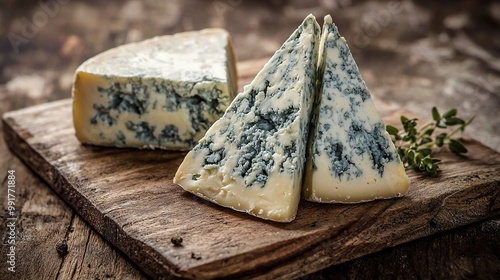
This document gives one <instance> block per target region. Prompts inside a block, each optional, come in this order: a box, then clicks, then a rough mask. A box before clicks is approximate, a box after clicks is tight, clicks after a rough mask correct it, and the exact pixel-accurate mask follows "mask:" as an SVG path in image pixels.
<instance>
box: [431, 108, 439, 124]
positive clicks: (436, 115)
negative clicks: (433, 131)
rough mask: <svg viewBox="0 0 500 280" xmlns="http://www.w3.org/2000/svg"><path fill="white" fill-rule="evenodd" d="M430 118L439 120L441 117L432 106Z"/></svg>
mask: <svg viewBox="0 0 500 280" xmlns="http://www.w3.org/2000/svg"><path fill="white" fill-rule="evenodd" d="M432 119H433V120H435V121H439V120H440V119H441V115H440V114H439V112H438V109H437V108H436V107H432Z"/></svg>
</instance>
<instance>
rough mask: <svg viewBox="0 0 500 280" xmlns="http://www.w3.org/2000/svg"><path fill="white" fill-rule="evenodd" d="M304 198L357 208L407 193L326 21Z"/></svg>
mask: <svg viewBox="0 0 500 280" xmlns="http://www.w3.org/2000/svg"><path fill="white" fill-rule="evenodd" d="M319 62H320V64H319V67H318V69H319V70H318V72H319V73H318V78H319V80H318V87H319V88H318V90H319V96H318V101H317V104H315V109H314V110H315V113H314V114H315V117H314V118H315V120H314V121H313V126H312V128H313V130H312V132H311V135H310V143H309V151H308V160H307V165H306V178H305V181H304V186H303V197H304V198H305V199H307V200H310V201H316V202H338V203H356V202H363V201H370V200H374V199H379V198H391V197H399V196H402V195H404V194H405V193H406V191H407V189H408V185H409V179H408V177H407V176H406V173H405V169H404V167H403V165H402V163H401V161H400V159H399V157H398V154H397V151H396V149H395V147H394V145H393V143H392V141H391V140H390V137H389V135H388V133H387V132H386V131H385V125H384V123H383V121H382V118H381V117H380V114H379V112H378V111H377V109H376V108H375V105H374V103H373V100H372V99H371V97H370V93H369V91H368V88H367V87H366V85H365V82H364V81H363V79H362V78H361V74H360V72H359V69H358V67H357V66H356V63H355V61H354V59H353V57H352V55H351V53H350V51H349V48H348V46H347V43H346V41H345V40H344V38H343V37H341V36H340V34H339V32H338V30H337V27H336V26H335V25H334V24H333V23H332V18H331V17H330V16H329V15H328V16H326V17H325V23H324V26H323V34H322V37H321V43H320V58H319Z"/></svg>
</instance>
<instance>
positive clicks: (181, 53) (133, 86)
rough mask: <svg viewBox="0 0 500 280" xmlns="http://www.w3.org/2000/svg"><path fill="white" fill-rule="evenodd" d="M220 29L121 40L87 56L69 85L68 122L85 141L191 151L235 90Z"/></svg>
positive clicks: (226, 37)
mask: <svg viewBox="0 0 500 280" xmlns="http://www.w3.org/2000/svg"><path fill="white" fill-rule="evenodd" d="M234 62H235V61H234V55H233V51H232V48H231V43H230V38H229V34H228V33H227V32H226V31H224V30H223V29H205V30H201V31H195V32H186V33H179V34H176V35H171V36H161V37H155V38H153V39H149V40H146V41H142V42H138V43H130V44H127V45H123V46H120V47H117V48H114V49H111V50H108V51H106V52H104V53H101V54H99V55H97V56H95V57H93V58H91V59H89V60H87V61H86V62H84V63H83V64H82V65H81V66H80V67H79V68H78V69H77V71H76V75H75V82H74V86H73V122H74V126H75V130H76V136H77V138H78V139H79V140H80V141H81V142H84V143H90V144H95V145H103V146H116V147H138V148H162V149H171V150H189V149H191V148H192V147H194V145H195V144H196V143H197V141H198V140H199V139H200V138H201V137H203V135H204V134H205V132H206V131H207V130H208V128H209V127H210V126H211V125H212V124H213V123H214V122H215V121H216V120H217V119H219V118H220V117H221V116H222V114H223V113H224V111H225V110H226V109H227V107H228V106H229V104H230V102H231V101H232V99H233V98H234V96H235V94H236V90H237V85H236V76H237V75H236V70H235V69H236V68H235V64H234Z"/></svg>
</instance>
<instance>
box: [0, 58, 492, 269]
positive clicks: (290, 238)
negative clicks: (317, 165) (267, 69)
mask: <svg viewBox="0 0 500 280" xmlns="http://www.w3.org/2000/svg"><path fill="white" fill-rule="evenodd" d="M250 68H252V67H250ZM253 68H257V69H258V67H253ZM240 69H241V67H240ZM249 71H250V70H249ZM252 71H253V70H251V71H250V72H252ZM243 72H244V71H243ZM240 76H243V79H244V80H245V75H244V73H241V72H240ZM250 76H251V75H250ZM377 105H378V108H379V109H380V110H381V112H382V113H383V114H384V115H385V120H386V121H387V122H389V123H393V122H394V120H395V119H396V118H397V116H399V115H400V114H401V111H399V110H396V109H395V108H394V107H391V106H389V105H388V104H384V103H377ZM3 127H4V130H5V138H6V142H7V143H8V144H9V146H10V148H11V150H12V151H13V152H14V153H16V154H17V155H18V156H19V157H20V158H21V159H22V160H23V161H24V162H25V163H26V164H27V165H28V166H29V167H31V168H32V169H33V170H34V171H36V172H37V173H38V174H39V175H40V176H41V177H42V178H43V179H44V180H45V181H47V182H48V183H49V185H50V186H51V187H52V188H53V189H54V190H55V191H56V192H57V193H58V194H59V195H60V196H61V197H62V198H64V199H65V200H66V201H67V202H68V203H69V204H70V205H71V206H72V207H73V208H74V209H75V210H76V211H77V212H78V213H79V214H80V215H81V216H82V217H83V218H84V219H85V220H87V221H88V223H89V224H91V225H92V226H93V227H94V228H95V229H96V230H97V231H98V232H99V233H100V234H101V235H102V236H103V237H104V238H105V239H106V240H108V241H109V242H110V243H112V244H113V245H115V246H116V247H117V248H119V249H120V250H121V251H123V252H124V253H125V254H127V255H128V256H129V257H130V258H131V259H132V260H133V261H134V262H136V263H137V264H138V265H139V266H140V267H141V268H142V269H143V270H144V271H145V272H146V273H148V274H149V275H151V276H153V277H156V278H170V277H171V276H172V275H174V276H181V277H187V278H216V277H217V278H234V277H238V278H261V279H274V278H276V277H285V278H292V277H297V276H301V275H305V274H308V273H311V272H314V271H317V270H319V269H322V268H324V267H327V266H330V265H333V264H337V263H341V262H344V261H347V260H351V259H354V258H357V257H359V256H362V255H366V254H369V253H372V252H375V251H379V250H381V249H384V248H387V247H392V246H395V245H398V244H401V243H404V242H408V241H411V240H414V239H417V238H420V237H423V236H428V235H431V234H434V233H437V232H440V231H444V230H446V229H451V228H456V227H459V226H462V225H466V224H469V223H472V222H475V221H480V220H484V219H486V218H489V217H493V216H495V215H498V214H500V201H499V194H500V156H499V154H498V153H496V152H495V151H493V150H491V149H488V148H486V147H484V146H483V145H481V144H480V143H478V142H476V141H473V140H468V143H467V144H468V148H469V151H470V152H469V153H468V154H467V156H465V157H461V156H456V155H452V154H450V153H447V152H443V153H441V154H440V155H439V156H440V157H441V158H443V159H444V160H443V163H442V169H443V172H442V176H440V177H438V178H425V177H422V176H420V175H418V174H416V173H414V172H409V176H410V178H411V180H412V184H411V186H410V191H409V193H408V195H407V196H406V197H404V198H401V199H392V200H385V201H375V202H369V203H364V204H358V205H324V204H315V203H310V202H305V201H302V202H301V205H300V207H299V212H298V216H297V219H296V220H295V221H294V222H292V223H289V224H278V223H273V222H268V221H263V220H260V219H257V218H253V217H251V216H249V215H246V214H243V213H238V212H235V211H232V210H228V209H225V208H222V207H219V206H216V205H213V204H211V203H208V202H206V201H204V200H202V199H199V198H197V197H195V196H193V195H190V194H188V193H185V192H183V191H182V190H181V188H179V187H178V186H176V185H174V184H173V183H172V181H171V180H172V178H173V176H174V174H175V171H176V170H177V166H178V165H179V164H180V162H181V161H182V159H183V157H184V155H185V153H181V152H168V151H161V150H155V151H149V150H133V149H113V148H100V147H94V146H87V145H81V144H80V143H79V142H78V141H77V140H76V138H75V137H74V129H73V127H72V121H71V103H70V100H62V101H57V102H53V103H48V104H44V105H39V106H35V107H31V108H27V109H23V110H19V111H15V112H10V113H7V114H5V115H4V118H3ZM174 235H181V236H182V237H183V239H184V242H183V246H174V245H173V244H172V243H171V241H170V238H171V237H172V236H174Z"/></svg>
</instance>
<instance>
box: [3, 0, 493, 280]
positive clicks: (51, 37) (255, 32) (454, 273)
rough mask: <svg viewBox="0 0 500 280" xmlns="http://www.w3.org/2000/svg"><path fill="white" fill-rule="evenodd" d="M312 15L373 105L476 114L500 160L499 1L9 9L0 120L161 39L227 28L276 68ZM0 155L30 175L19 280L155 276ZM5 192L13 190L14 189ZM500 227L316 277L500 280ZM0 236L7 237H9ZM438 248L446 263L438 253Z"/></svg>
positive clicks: (51, 4) (45, 4) (23, 192)
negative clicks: (116, 53) (119, 51)
mask: <svg viewBox="0 0 500 280" xmlns="http://www.w3.org/2000/svg"><path fill="white" fill-rule="evenodd" d="M309 13H312V14H314V15H315V16H316V17H317V18H318V21H319V22H320V24H321V23H322V17H323V16H324V15H325V14H328V13H330V14H331V15H332V16H333V19H334V22H335V23H336V24H337V25H338V27H339V29H340V32H341V34H342V35H343V36H344V37H345V38H346V39H347V41H348V43H349V45H350V47H351V51H352V52H353V54H354V57H355V59H356V61H357V63H358V66H359V67H360V69H361V72H362V75H363V77H364V79H365V80H366V83H367V85H368V87H369V88H370V89H371V92H372V95H373V96H374V97H375V98H377V99H379V100H383V101H387V102H394V105H393V106H401V107H405V108H408V109H410V110H412V111H414V112H417V113H419V114H421V115H424V116H430V109H431V107H432V106H434V105H437V106H438V107H439V108H440V109H441V110H442V111H444V110H445V109H448V108H451V107H457V108H458V109H459V114H462V115H463V116H464V117H465V118H467V117H470V116H473V115H475V116H476V119H475V121H474V122H473V123H472V125H471V126H470V129H469V130H468V134H469V135H473V137H474V138H476V139H478V140H480V141H481V142H483V143H484V144H486V145H487V146H489V147H491V148H493V149H495V150H497V151H500V137H498V136H499V133H498V131H499V130H500V118H499V113H498V109H499V108H500V55H499V54H500V2H499V1H474V0H466V1H430V0H426V1H409V0H403V1H398V0H391V1H360V0H357V1H354V0H311V1H306V0H303V1H301V0H274V1H263V0H260V1H244V0H215V1H212V0H206V1H195V0H188V1H182V0H169V1H154V0H145V1H138V0H128V1H116V0H114V1H97V0H86V1H84V0H43V1H42V0H40V1H28V0H2V2H1V3H0V50H1V51H0V113H4V112H6V111H9V110H14V109H18V108H22V107H27V106H31V105H34V104H39V103H43V102H48V101H53V100H57V99H62V98H69V97H70V96H71V92H70V90H71V85H72V79H73V73H74V71H75V69H76V67H77V66H78V65H79V64H81V63H82V62H83V61H85V60H86V59H88V58H90V57H92V56H93V55H95V54H97V53H99V52H102V51H104V50H107V49H109V48H111V47H114V46H117V45H120V44H124V43H127V42H132V41H138V40H142V39H146V38H150V37H153V36H156V35H163V34H173V33H176V32H181V31H188V30H197V29H203V28H207V27H223V28H226V29H227V30H228V31H229V32H230V33H231V35H232V38H233V43H234V48H235V52H236V55H237V59H238V60H239V61H245V60H250V59H256V58H266V57H269V56H271V55H272V53H273V52H274V51H275V50H276V49H278V48H279V47H280V45H281V43H282V42H283V41H284V40H285V39H286V38H287V37H288V36H289V35H290V34H291V32H292V31H293V30H294V29H295V28H296V26H297V25H298V24H299V23H300V22H301V21H302V20H303V18H304V17H305V16H306V15H307V14H309ZM241 86H243V85H240V87H241ZM0 134H2V133H1V132H0ZM2 137H3V136H2ZM0 152H1V157H0V176H3V175H2V174H6V170H7V169H11V168H14V169H16V172H17V175H18V178H22V179H19V180H22V184H21V183H20V184H19V187H18V189H19V195H20V196H19V197H18V203H19V205H18V209H19V212H20V215H21V218H20V223H19V225H20V226H19V228H18V230H19V231H20V233H19V234H20V236H19V238H20V239H19V240H20V241H19V242H20V243H19V244H20V245H19V247H18V253H19V254H20V262H19V267H18V269H19V271H20V272H18V274H17V277H18V279H35V278H37V279H42V278H60V279H67V278H68V277H74V278H80V279H81V278H83V279H106V278H116V279H143V278H144V277H145V276H144V274H142V273H141V272H140V271H139V270H138V269H137V268H136V267H135V266H133V265H132V264H131V263H130V262H129V261H127V260H126V259H125V258H124V257H123V256H122V255H121V254H120V253H118V252H116V251H115V250H114V249H113V248H111V247H110V246H109V245H108V244H107V243H105V242H104V241H103V240H102V239H101V238H100V237H99V236H98V235H97V234H96V233H95V232H94V231H93V230H92V229H90V228H89V227H88V226H87V225H86V224H85V222H83V221H82V220H81V219H80V218H79V217H78V216H77V215H75V213H74V212H73V211H72V210H71V209H70V208H69V207H68V206H67V205H66V204H65V203H64V202H63V201H62V200H61V199H60V198H59V197H58V196H56V195H55V194H54V193H53V192H52V191H51V190H50V189H49V188H48V187H47V186H46V185H45V184H44V183H43V182H41V181H40V179H38V177H36V176H35V175H34V174H33V173H32V172H31V171H29V170H27V169H26V168H25V167H24V165H23V164H22V163H20V162H19V160H18V159H17V158H16V157H15V156H13V155H12V154H11V153H10V152H9V151H8V149H7V147H6V145H5V143H4V141H1V142H0ZM4 184H5V182H3V183H2V186H3V185H4ZM1 192H2V194H5V193H6V191H5V190H4V188H3V187H2V191H1ZM3 197H4V196H3V195H2V198H3ZM4 204H5V201H2V206H3V208H2V209H3V211H2V213H0V214H2V218H4V217H5V215H3V212H4V211H5V205H4ZM70 229H71V230H70ZM499 229H500V220H499V219H498V218H497V219H493V220H490V221H485V222H483V223H481V224H477V225H472V226H470V227H467V228H464V229H460V230H455V231H452V232H449V233H445V234H442V235H438V236H436V237H433V238H427V239H424V240H420V241H416V242H412V243H410V244H406V245H402V246H398V247H396V248H395V249H391V250H386V251H383V252H380V253H377V254H374V255H371V256H367V257H364V258H362V259H360V260H355V261H352V262H349V263H347V264H343V265H340V266H336V267H333V268H329V269H327V270H324V271H322V272H319V273H318V274H316V275H312V276H310V277H309V278H311V279H328V278H329V277H330V276H332V275H336V277H337V278H353V277H359V278H369V279H373V278H377V277H380V278H387V277H396V278H402V277H403V275H405V279H406V278H408V279H413V278H415V279H417V278H429V277H433V278H434V277H435V278H462V277H463V278H481V279H486V278H492V279H493V278H494V277H493V276H494V275H495V274H496V275H499V274H500V260H499V255H498V252H500V247H499V244H498V243H499V242H498V233H499ZM0 233H2V236H4V232H3V228H2V229H1V232H0ZM69 237H70V238H69ZM68 238H69V239H70V240H71V241H68V242H70V247H69V250H70V253H69V254H68V255H67V256H66V257H64V258H61V257H59V256H58V255H57V252H56V250H55V246H56V244H57V243H60V242H61V241H62V240H63V239H68ZM4 247H5V246H4ZM426 250H427V251H426ZM436 251H437V252H441V253H439V254H437V255H436V256H435V257H433V252H436ZM3 252H4V251H3V248H2V256H3V255H4V254H3ZM412 252H414V254H412ZM495 252H496V253H495ZM438 256H439V257H438ZM1 263H2V264H1V266H0V268H1V271H2V272H1V273H2V274H4V272H5V270H4V265H5V264H4V261H2V262H1ZM19 276H22V277H19ZM38 276H39V277H38Z"/></svg>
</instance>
